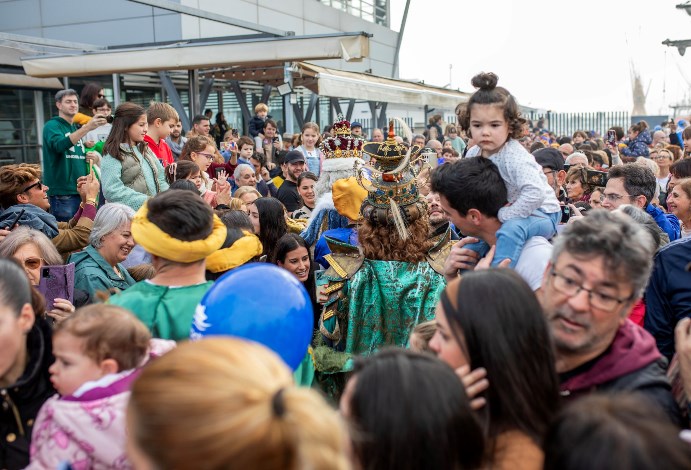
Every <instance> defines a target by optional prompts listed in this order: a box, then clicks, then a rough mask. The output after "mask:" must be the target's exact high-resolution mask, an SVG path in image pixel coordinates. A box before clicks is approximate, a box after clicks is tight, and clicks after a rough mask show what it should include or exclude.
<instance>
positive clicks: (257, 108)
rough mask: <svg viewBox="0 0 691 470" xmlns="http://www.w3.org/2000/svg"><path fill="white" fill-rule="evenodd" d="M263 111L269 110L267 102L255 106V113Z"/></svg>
mask: <svg viewBox="0 0 691 470" xmlns="http://www.w3.org/2000/svg"><path fill="white" fill-rule="evenodd" d="M262 111H264V112H267V113H268V112H269V107H268V106H267V105H266V104H265V103H259V104H258V105H257V106H255V107H254V114H259V113H260V112H262Z"/></svg>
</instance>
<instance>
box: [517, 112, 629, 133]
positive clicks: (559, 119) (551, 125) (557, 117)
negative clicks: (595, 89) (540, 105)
mask: <svg viewBox="0 0 691 470" xmlns="http://www.w3.org/2000/svg"><path fill="white" fill-rule="evenodd" d="M523 117H524V118H525V119H527V120H529V121H530V123H531V126H530V128H531V129H534V128H536V127H539V128H541V129H546V130H549V131H552V132H554V133H555V134H556V135H558V136H562V135H572V134H573V133H574V132H576V131H586V132H587V131H595V132H598V133H599V134H600V135H605V133H606V132H607V129H609V128H610V127H613V126H621V127H623V128H624V130H626V129H628V128H629V126H630V125H631V116H630V115H629V113H628V112H627V111H611V112H596V113H552V112H549V111H548V112H547V113H525V114H523Z"/></svg>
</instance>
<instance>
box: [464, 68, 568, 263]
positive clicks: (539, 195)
mask: <svg viewBox="0 0 691 470" xmlns="http://www.w3.org/2000/svg"><path fill="white" fill-rule="evenodd" d="M497 81H498V77H497V76H496V75H495V74H493V73H481V74H479V75H476V76H475V77H473V80H472V84H473V86H475V87H476V88H479V89H478V90H477V91H476V92H475V93H473V95H472V96H471V97H470V100H469V101H468V104H467V106H465V107H464V108H462V109H461V113H460V115H459V122H460V124H461V127H462V128H463V130H465V131H466V133H467V134H468V135H470V136H472V140H473V142H474V143H475V144H476V145H475V146H474V147H472V148H471V149H470V150H468V153H467V155H466V158H468V157H480V158H489V159H490V160H491V161H492V162H493V163H494V164H495V165H496V166H497V167H498V169H499V173H500V174H501V177H502V179H503V180H504V183H505V184H506V190H507V193H508V199H509V201H508V202H509V204H508V205H507V206H505V207H502V208H501V209H500V210H499V214H498V217H499V221H500V222H501V223H502V226H501V228H500V229H499V230H498V231H497V240H496V251H495V255H494V259H493V261H492V266H497V265H499V263H501V262H502V261H503V260H505V259H510V260H511V263H510V265H509V266H511V267H515V265H516V262H517V261H518V257H519V256H520V254H521V251H522V250H523V246H524V245H525V243H526V242H527V241H528V239H530V238H532V237H535V236H541V237H544V238H546V239H548V240H549V239H550V238H552V237H553V236H554V235H555V234H556V231H557V224H558V223H559V220H560V219H561V207H560V205H559V201H558V200H557V197H556V195H555V194H554V190H553V189H552V188H551V187H550V186H549V184H548V183H547V177H546V176H545V174H544V173H543V171H542V167H540V165H539V164H538V163H537V162H536V161H535V158H534V157H533V156H532V155H531V154H530V153H528V151H527V150H526V149H525V148H524V147H523V146H522V145H521V143H520V142H519V141H518V140H516V139H518V138H520V137H521V135H522V132H523V124H524V122H525V121H524V119H522V118H521V117H520V113H519V110H518V104H517V103H516V100H515V99H514V97H513V96H512V95H511V93H509V92H508V90H506V89H505V88H502V87H497ZM474 245H475V246H472V245H467V246H466V248H471V249H474V250H475V251H477V252H479V253H480V254H481V255H484V254H485V253H486V252H487V251H488V250H489V246H487V244H486V243H484V242H480V243H477V244H474Z"/></svg>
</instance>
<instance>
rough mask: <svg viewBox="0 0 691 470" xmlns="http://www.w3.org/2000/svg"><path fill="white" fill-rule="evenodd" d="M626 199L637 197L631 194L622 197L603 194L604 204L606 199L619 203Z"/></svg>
mask: <svg viewBox="0 0 691 470" xmlns="http://www.w3.org/2000/svg"><path fill="white" fill-rule="evenodd" d="M625 197H628V198H634V197H636V196H631V195H630V194H624V195H623V196H620V195H618V194H611V193H610V194H603V195H602V202H604V201H605V199H606V200H608V201H609V202H617V201H618V200H619V199H624V198H625Z"/></svg>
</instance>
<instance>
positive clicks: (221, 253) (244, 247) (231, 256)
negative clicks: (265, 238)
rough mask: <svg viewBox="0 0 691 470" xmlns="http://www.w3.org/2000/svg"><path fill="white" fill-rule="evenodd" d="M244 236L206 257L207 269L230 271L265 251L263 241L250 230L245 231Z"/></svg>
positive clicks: (217, 271)
mask: <svg viewBox="0 0 691 470" xmlns="http://www.w3.org/2000/svg"><path fill="white" fill-rule="evenodd" d="M243 233H244V234H245V236H244V237H242V238H240V239H238V240H235V243H233V244H232V245H231V246H229V247H228V248H221V249H220V250H218V251H216V252H214V253H211V254H210V255H209V256H207V257H206V269H207V270H209V271H211V272H212V273H220V272H224V271H228V270H230V269H233V268H237V267H238V266H242V265H243V264H245V263H247V262H248V261H249V260H251V259H252V258H255V257H257V256H261V254H262V252H263V247H262V242H260V241H259V238H258V237H257V236H256V235H255V234H253V233H250V232H243Z"/></svg>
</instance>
